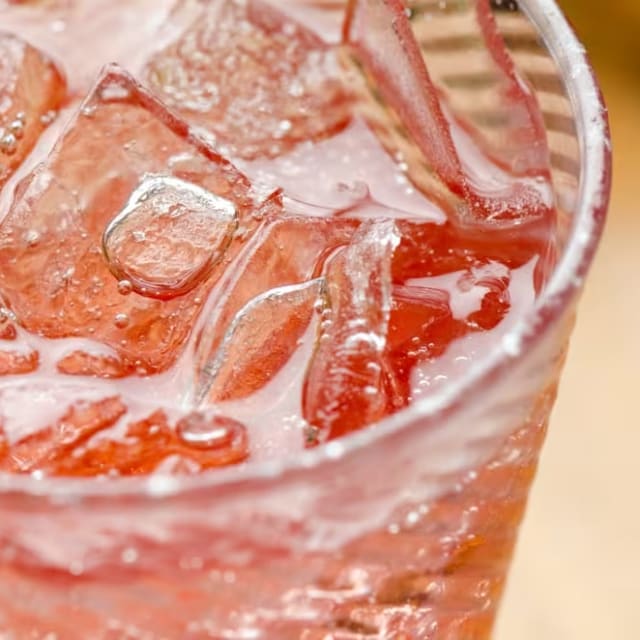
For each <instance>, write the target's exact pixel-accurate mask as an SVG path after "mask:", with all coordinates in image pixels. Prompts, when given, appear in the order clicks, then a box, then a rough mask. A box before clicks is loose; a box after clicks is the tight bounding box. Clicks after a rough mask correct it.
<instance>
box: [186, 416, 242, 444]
mask: <svg viewBox="0 0 640 640" xmlns="http://www.w3.org/2000/svg"><path fill="white" fill-rule="evenodd" d="M176 431H177V433H178V436H179V437H180V439H181V440H182V441H183V442H184V443H185V444H187V445H188V446H190V447H194V448H196V449H226V448H229V447H233V446H236V443H237V442H238V440H242V441H244V438H245V432H246V430H245V427H244V426H243V425H242V424H240V423H239V422H236V421H235V420H233V419H231V418H227V417H224V416H207V415H205V414H203V413H197V412H195V413H191V414H189V415H188V416H186V417H185V418H183V419H182V420H180V422H178V424H177V426H176Z"/></svg>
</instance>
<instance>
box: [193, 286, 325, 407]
mask: <svg viewBox="0 0 640 640" xmlns="http://www.w3.org/2000/svg"><path fill="white" fill-rule="evenodd" d="M323 287H324V279H323V278H317V279H315V280H311V281H310V282H305V283H302V284H296V285H289V286H285V287H278V288H276V289H271V290H269V291H266V292H265V293H262V294H261V295H259V296H258V297H256V298H254V299H253V300H251V301H250V302H249V303H248V304H247V305H246V306H245V307H244V308H243V309H241V310H240V311H239V312H238V314H237V315H236V317H235V318H234V320H233V322H232V323H231V326H230V327H229V328H228V330H227V332H226V335H225V337H224V339H223V341H222V344H221V345H220V347H219V349H218V352H217V354H216V356H215V358H214V359H213V361H212V362H211V363H210V364H209V365H208V366H207V371H206V373H205V380H206V381H207V384H208V387H207V388H206V399H207V402H221V401H224V400H234V399H237V398H243V397H246V396H248V395H250V394H252V393H254V392H255V391H257V390H258V389H261V388H262V387H263V386H264V385H265V384H267V383H268V382H269V380H270V379H271V378H272V377H273V376H274V375H275V374H276V373H278V371H280V369H281V368H282V367H283V366H284V365H285V364H286V363H287V362H288V360H289V359H290V358H291V356H292V355H293V353H294V351H295V350H296V349H297V348H298V347H299V345H300V341H301V340H302V337H303V336H304V334H305V332H306V330H307V328H308V326H309V323H310V322H311V319H312V317H313V314H314V309H315V308H316V307H317V303H318V301H321V299H322V298H321V296H322V290H323ZM203 391H204V390H203Z"/></svg>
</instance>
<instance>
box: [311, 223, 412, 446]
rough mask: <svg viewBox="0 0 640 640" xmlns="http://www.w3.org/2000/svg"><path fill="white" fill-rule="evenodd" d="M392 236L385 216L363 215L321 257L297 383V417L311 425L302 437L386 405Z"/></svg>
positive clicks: (354, 425)
mask: <svg viewBox="0 0 640 640" xmlns="http://www.w3.org/2000/svg"><path fill="white" fill-rule="evenodd" d="M399 242H400V236H399V234H398V231H397V228H396V225H395V224H394V223H393V222H392V221H390V220H384V219H381V220H376V221H370V222H365V223H363V225H362V226H361V227H360V229H359V230H358V232H357V233H356V234H355V236H354V237H353V239H352V242H351V244H350V245H349V246H348V247H345V248H343V249H341V250H340V251H339V252H338V253H337V254H335V255H334V256H333V258H332V259H331V261H330V262H329V263H328V264H327V267H326V271H325V278H326V283H327V300H328V305H327V308H326V309H325V311H324V321H323V323H322V328H321V335H320V337H319V339H318V345H317V349H316V353H315V355H314V357H313V360H312V362H311V364H310V367H309V372H308V375H307V380H306V384H305V390H304V417H305V418H306V420H307V421H308V422H309V423H310V424H311V425H313V426H314V427H315V428H316V429H318V434H317V438H315V439H310V441H309V443H308V444H310V445H313V444H315V443H316V442H315V441H314V440H324V439H327V438H334V437H337V436H340V435H344V434H346V433H349V432H350V431H354V430H356V429H359V428H360V427H363V426H364V425H368V424H371V423H373V422H376V421H377V420H379V419H380V418H382V417H383V416H384V415H386V413H387V412H389V411H390V410H391V408H392V407H393V402H394V398H393V392H392V390H391V389H390V386H392V385H390V381H389V379H388V369H389V367H388V363H387V360H386V354H385V349H386V336H387V331H388V323H389V313H390V309H391V286H392V285H391V259H392V256H393V252H394V250H395V249H396V247H397V246H398V244H399Z"/></svg>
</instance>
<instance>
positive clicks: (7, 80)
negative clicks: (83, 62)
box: [0, 25, 66, 189]
mask: <svg viewBox="0 0 640 640" xmlns="http://www.w3.org/2000/svg"><path fill="white" fill-rule="evenodd" d="M3 26H4V25H3ZM65 93H66V85H65V80H64V78H63V77H62V74H61V73H60V71H59V70H58V68H57V67H56V65H55V64H54V63H53V62H52V61H51V60H50V59H49V58H48V57H47V56H46V55H44V54H43V53H42V52H41V51H39V50H38V49H36V48H35V47H32V46H31V45H29V44H27V43H26V42H24V41H23V40H21V39H20V38H18V37H17V36H14V35H10V34H7V33H0V189H1V188H2V186H3V185H4V183H5V182H6V181H7V180H8V179H9V178H10V177H11V175H12V174H13V172H14V171H15V170H16V169H17V168H18V166H20V164H21V163H22V161H23V160H24V159H25V157H26V156H27V155H28V154H29V152H30V151H31V150H32V149H33V147H34V146H35V144H36V142H37V140H38V137H39V136H40V134H41V133H42V131H43V130H44V129H45V127H46V126H47V122H48V120H47V114H49V113H51V112H55V111H56V110H57V109H58V108H59V107H60V105H61V104H62V102H63V100H64V98H65Z"/></svg>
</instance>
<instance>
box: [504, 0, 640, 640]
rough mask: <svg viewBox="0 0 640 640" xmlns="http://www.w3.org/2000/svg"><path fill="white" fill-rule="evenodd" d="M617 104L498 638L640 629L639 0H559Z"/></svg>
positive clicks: (618, 635)
mask: <svg viewBox="0 0 640 640" xmlns="http://www.w3.org/2000/svg"><path fill="white" fill-rule="evenodd" d="M559 2H560V4H561V5H562V6H563V7H564V8H565V10H566V12H567V14H568V15H569V16H570V18H571V20H572V22H573V23H574V25H575V27H576V28H577V30H578V32H579V34H580V36H581V38H582V40H583V42H585V44H586V45H587V48H588V49H589V51H590V52H591V56H592V59H593V61H594V64H595V66H596V70H597V71H598V74H599V76H600V80H601V83H602V85H603V89H604V93H605V96H606V98H607V102H608V105H609V110H610V115H611V124H612V128H613V140H614V154H615V160H614V192H613V201H612V205H611V212H610V217H609V223H608V228H607V231H606V234H605V238H604V242H603V245H602V248H601V250H600V253H599V255H598V258H597V261H596V264H595V266H594V269H593V272H592V274H591V279H590V282H589V284H588V287H587V290H586V293H585V296H584V298H583V301H582V306H581V312H580V315H579V318H578V325H577V329H576V333H575V336H574V339H573V342H572V349H571V353H570V357H569V361H568V364H567V369H566V371H565V376H564V382H563V384H562V387H561V391H560V400H559V403H558V406H557V409H556V411H555V414H554V418H553V421H552V426H551V432H550V435H549V439H548V441H547V445H546V450H545V452H544V455H543V458H542V462H541V467H540V471H539V475H538V479H537V482H536V485H535V487H534V491H533V495H532V498H531V503H530V508H529V512H528V516H527V518H526V521H525V524H524V527H523V531H522V536H521V540H520V544H519V547H518V551H517V554H516V560H515V564H514V567H513V573H512V575H511V579H510V582H509V586H508V589H507V595H506V598H505V601H504V603H503V609H502V614H501V618H500V621H499V624H498V629H497V632H496V635H495V638H496V640H638V639H639V638H640V283H639V282H638V279H639V274H640V203H639V201H640V0H559Z"/></svg>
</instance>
